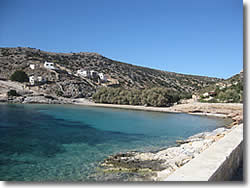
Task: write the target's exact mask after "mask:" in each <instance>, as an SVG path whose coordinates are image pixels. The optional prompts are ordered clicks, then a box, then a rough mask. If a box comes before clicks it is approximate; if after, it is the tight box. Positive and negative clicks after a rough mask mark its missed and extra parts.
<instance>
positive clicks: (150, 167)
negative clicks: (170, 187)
mask: <svg viewBox="0 0 250 188" xmlns="http://www.w3.org/2000/svg"><path fill="white" fill-rule="evenodd" d="M234 128H235V127H232V128H230V129H228V128H224V127H222V128H218V129H215V130H214V131H212V132H203V133H199V134H196V135H193V136H191V137H189V138H188V139H186V140H181V141H177V146H175V147H170V148H167V149H163V150H160V151H157V152H136V151H129V152H126V153H118V154H116V155H112V156H109V157H108V158H107V159H105V160H104V161H103V162H102V163H101V164H100V166H101V168H102V170H103V171H104V172H105V173H130V174H135V173H137V176H136V178H135V177H134V176H133V175H132V177H131V179H130V180H129V181H161V180H163V179H165V178H166V177H168V176H169V175H170V174H172V173H173V172H174V171H176V170H177V169H178V168H180V167H182V166H183V165H185V164H186V163H188V162H189V161H190V160H192V159H193V158H195V157H196V156H197V155H199V154H200V153H201V152H203V151H204V150H206V149H207V148H208V147H209V146H210V145H212V144H213V143H214V142H216V141H218V140H219V139H221V138H222V137H224V136H225V135H226V134H228V133H229V132H230V131H232V129H234Z"/></svg>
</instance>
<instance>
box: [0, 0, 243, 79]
mask: <svg viewBox="0 0 250 188" xmlns="http://www.w3.org/2000/svg"><path fill="white" fill-rule="evenodd" d="M242 15H243V2H242V0H71V1H69V0H67V1H66V0H16V1H14V0H1V1H0V28H1V29H0V47H16V46H25V47H32V48H37V49H41V50H45V51H54V52H84V51H88V52H97V53H100V54H102V55H103V56H106V57H108V58H112V59H115V60H120V61H123V62H127V63H131V64H136V65H142V66H147V67H152V68H157V69H161V70H166V71H172V72H180V73H186V74H196V75H206V76H214V77H222V78H228V77H230V76H231V75H233V74H236V73H238V72H240V71H241V69H242V68H243V17H242Z"/></svg>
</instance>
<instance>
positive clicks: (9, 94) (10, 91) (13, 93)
mask: <svg viewBox="0 0 250 188" xmlns="http://www.w3.org/2000/svg"><path fill="white" fill-rule="evenodd" d="M7 95H8V97H11V96H20V95H19V94H18V93H17V92H16V90H14V89H11V90H9V91H8V93H7Z"/></svg>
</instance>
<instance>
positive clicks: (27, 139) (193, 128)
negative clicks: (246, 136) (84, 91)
mask: <svg viewBox="0 0 250 188" xmlns="http://www.w3.org/2000/svg"><path fill="white" fill-rule="evenodd" d="M225 123H227V122H226V120H222V119H218V118H208V117H200V116H193V115H187V114H168V113H159V112H142V111H133V110H119V109H107V108H95V107H82V106H73V105H13V104H12V105H6V104H1V105H0V180H2V181H8V180H12V181H99V180H106V179H107V178H106V177H105V175H103V174H102V175H101V176H96V174H98V168H97V167H98V163H99V162H101V161H102V160H103V159H105V158H106V157H107V156H108V155H111V154H114V153H117V152H125V151H128V150H137V151H152V150H158V149H160V148H162V147H167V146H170V145H174V144H175V140H176V139H184V138H186V137H188V136H190V135H193V134H195V133H198V132H202V131H211V130H213V129H215V128H217V127H219V126H222V125H224V124H225ZM109 176H110V175H109ZM114 178H117V180H124V177H122V176H120V177H114ZM126 178H127V177H126ZM126 178H125V179H126Z"/></svg>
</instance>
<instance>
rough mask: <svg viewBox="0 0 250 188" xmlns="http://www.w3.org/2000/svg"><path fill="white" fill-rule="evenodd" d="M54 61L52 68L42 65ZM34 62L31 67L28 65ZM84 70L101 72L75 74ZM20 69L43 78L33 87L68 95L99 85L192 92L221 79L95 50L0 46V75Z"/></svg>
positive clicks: (5, 76) (88, 92)
mask: <svg viewBox="0 0 250 188" xmlns="http://www.w3.org/2000/svg"><path fill="white" fill-rule="evenodd" d="M46 61H47V62H53V63H54V65H55V69H48V68H45V67H44V63H45V62H46ZM30 65H34V69H32V68H31V67H30ZM80 69H83V70H87V71H96V72H97V73H102V74H103V75H105V77H106V78H107V79H106V80H105V81H103V80H101V79H100V76H97V77H85V76H82V75H79V74H77V71H78V70H80ZM17 70H23V71H24V72H25V73H26V74H27V75H28V76H29V77H30V76H34V77H39V76H40V77H42V78H43V79H44V80H46V81H45V82H43V83H42V84H35V85H32V86H31V85H29V84H28V86H29V87H31V88H32V89H34V90H37V91H42V92H44V93H48V94H54V95H58V96H63V97H68V98H80V97H91V96H92V95H93V94H94V93H95V92H96V90H98V88H100V87H112V88H114V87H115V88H123V89H128V88H130V89H131V88H134V89H150V88H154V87H163V88H166V89H171V90H172V91H176V92H178V93H189V94H191V93H193V92H197V91H199V90H200V89H202V88H204V87H206V86H209V85H211V84H215V83H217V82H219V81H222V79H218V78H211V77H206V76H194V75H186V74H178V73H174V72H167V71H161V70H155V69H151V68H146V67H141V66H135V65H132V64H128V63H123V62H118V61H114V60H112V59H109V58H106V57H104V56H102V55H100V54H97V53H89V52H80V53H52V52H45V51H42V50H39V49H34V48H26V47H17V48H0V78H1V79H10V77H11V75H12V74H13V73H14V72H15V71H17Z"/></svg>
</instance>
